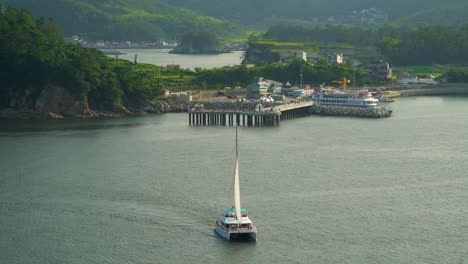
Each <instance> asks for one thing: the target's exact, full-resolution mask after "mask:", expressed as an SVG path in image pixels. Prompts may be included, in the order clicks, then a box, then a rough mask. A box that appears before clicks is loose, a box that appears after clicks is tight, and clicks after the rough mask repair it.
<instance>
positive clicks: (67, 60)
mask: <svg viewBox="0 0 468 264" xmlns="http://www.w3.org/2000/svg"><path fill="white" fill-rule="evenodd" d="M191 78H193V72H191V71H187V70H182V69H174V68H164V67H157V66H153V65H140V64H138V65H135V64H133V63H130V62H128V61H124V60H115V59H111V58H109V57H107V56H104V55H103V54H102V53H101V52H100V51H98V50H95V49H89V48H85V47H82V46H79V45H73V44H67V43H64V42H63V39H62V37H61V32H60V30H59V28H58V26H57V25H56V24H55V23H54V22H53V21H51V20H48V19H39V20H37V21H35V20H34V19H33V17H32V16H31V14H30V13H29V12H28V11H26V10H21V11H19V10H16V9H13V8H9V9H8V10H6V11H5V12H4V13H2V14H0V79H1V80H2V85H1V86H0V106H1V107H8V106H10V105H11V102H12V100H15V99H16V98H18V97H20V96H23V95H27V96H28V98H30V100H31V102H27V104H28V105H29V106H34V103H35V102H34V100H36V99H37V98H38V97H39V96H40V94H41V92H42V90H43V89H44V88H45V87H46V86H47V85H59V86H63V87H65V88H66V89H67V90H68V91H69V92H70V93H71V94H72V95H73V96H74V97H75V98H77V99H88V101H89V102H90V103H91V104H92V105H94V106H97V107H99V106H105V105H109V104H124V105H127V106H132V105H139V104H141V103H142V102H144V101H148V100H152V99H154V98H155V97H156V96H158V95H160V94H161V89H160V86H162V85H179V84H180V83H184V84H185V83H187V82H189V81H190V80H191Z"/></svg>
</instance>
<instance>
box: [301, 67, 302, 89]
mask: <svg viewBox="0 0 468 264" xmlns="http://www.w3.org/2000/svg"><path fill="white" fill-rule="evenodd" d="M301 89H302V66H301Z"/></svg>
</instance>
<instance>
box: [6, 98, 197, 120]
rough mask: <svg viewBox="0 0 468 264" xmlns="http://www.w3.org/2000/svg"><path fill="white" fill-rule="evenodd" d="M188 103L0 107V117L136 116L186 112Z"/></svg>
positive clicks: (171, 101)
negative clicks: (76, 107) (58, 108)
mask: <svg viewBox="0 0 468 264" xmlns="http://www.w3.org/2000/svg"><path fill="white" fill-rule="evenodd" d="M187 108H188V104H187V103H184V102H178V101H176V100H159V101H157V102H155V103H151V104H147V105H146V106H142V107H134V108H126V107H125V106H123V105H113V106H111V107H106V108H104V109H99V110H92V109H90V108H89V107H86V111H82V109H80V111H76V112H62V111H56V112H54V110H53V109H50V108H46V109H41V108H38V109H28V108H23V109H15V108H5V109H0V119H63V118H69V117H74V118H114V117H124V116H138V115H144V114H148V113H176V112H186V111H187Z"/></svg>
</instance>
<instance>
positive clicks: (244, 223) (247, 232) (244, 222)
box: [215, 127, 257, 241]
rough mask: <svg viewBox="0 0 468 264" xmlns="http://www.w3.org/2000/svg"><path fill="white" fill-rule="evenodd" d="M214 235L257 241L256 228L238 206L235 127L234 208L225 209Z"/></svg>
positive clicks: (237, 158) (237, 152) (238, 185)
mask: <svg viewBox="0 0 468 264" xmlns="http://www.w3.org/2000/svg"><path fill="white" fill-rule="evenodd" d="M215 230H216V233H218V235H219V236H221V237H222V238H224V239H227V240H234V239H246V240H248V239H250V240H254V241H256V240H257V228H256V227H255V225H254V223H253V222H252V220H250V218H249V216H248V214H247V210H246V209H244V208H241V205H240V182H239V151H238V147H237V127H236V165H235V169H234V206H232V207H230V208H225V209H224V210H223V212H222V214H221V215H220V216H219V217H218V220H216V229H215Z"/></svg>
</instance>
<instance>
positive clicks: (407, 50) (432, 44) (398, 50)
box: [378, 25, 468, 65]
mask: <svg viewBox="0 0 468 264" xmlns="http://www.w3.org/2000/svg"><path fill="white" fill-rule="evenodd" d="M378 46H379V48H380V50H381V52H382V53H383V54H384V55H385V56H386V57H387V58H388V59H389V61H390V62H392V63H395V64H399V65H424V64H450V63H451V64H463V63H466V62H467V61H468V25H462V26H421V27H418V28H415V29H411V30H408V31H404V32H401V33H400V34H395V33H393V34H387V35H386V36H384V37H383V38H382V39H381V40H380V42H379V44H378Z"/></svg>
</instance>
